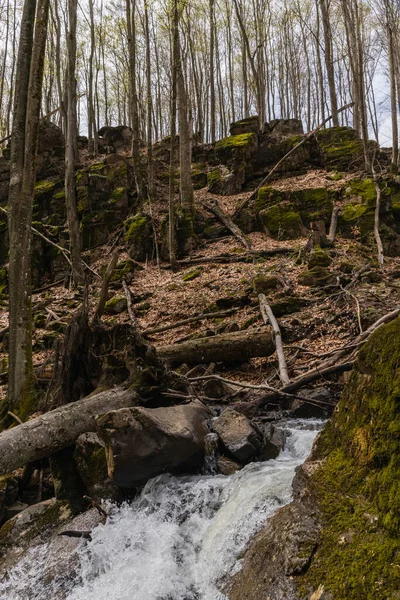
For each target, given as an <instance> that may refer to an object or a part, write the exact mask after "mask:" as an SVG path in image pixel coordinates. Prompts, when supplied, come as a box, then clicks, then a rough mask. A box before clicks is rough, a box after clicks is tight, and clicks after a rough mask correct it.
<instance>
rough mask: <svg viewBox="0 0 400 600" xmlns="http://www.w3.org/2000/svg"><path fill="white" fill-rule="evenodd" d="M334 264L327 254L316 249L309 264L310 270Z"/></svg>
mask: <svg viewBox="0 0 400 600" xmlns="http://www.w3.org/2000/svg"><path fill="white" fill-rule="evenodd" d="M331 264H332V259H331V257H330V256H329V254H328V253H327V252H325V251H324V250H322V248H319V247H318V246H317V247H316V248H314V250H313V251H312V253H311V256H310V258H309V260H308V262H307V266H308V268H309V269H312V268H314V267H329V266H330V265H331Z"/></svg>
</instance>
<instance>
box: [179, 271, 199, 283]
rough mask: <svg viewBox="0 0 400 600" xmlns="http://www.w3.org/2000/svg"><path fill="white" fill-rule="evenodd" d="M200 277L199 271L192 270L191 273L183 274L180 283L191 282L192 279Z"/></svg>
mask: <svg viewBox="0 0 400 600" xmlns="http://www.w3.org/2000/svg"><path fill="white" fill-rule="evenodd" d="M200 275H201V269H193V270H192V271H189V272H188V273H185V274H184V276H183V277H182V281H193V279H197V277H200Z"/></svg>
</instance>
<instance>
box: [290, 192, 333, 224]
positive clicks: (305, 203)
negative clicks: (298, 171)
mask: <svg viewBox="0 0 400 600" xmlns="http://www.w3.org/2000/svg"><path fill="white" fill-rule="evenodd" d="M289 197H290V201H291V202H293V204H294V205H295V206H296V208H297V210H298V211H299V213H300V216H301V219H302V221H303V223H304V224H305V225H306V226H308V225H309V224H310V222H311V221H325V223H326V224H327V225H329V223H330V220H331V216H332V210H333V199H334V197H335V192H332V191H331V190H327V189H326V188H306V189H302V190H295V191H292V192H290V196H289Z"/></svg>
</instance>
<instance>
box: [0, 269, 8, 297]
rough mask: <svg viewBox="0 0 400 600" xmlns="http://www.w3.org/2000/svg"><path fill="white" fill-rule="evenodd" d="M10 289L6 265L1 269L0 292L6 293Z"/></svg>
mask: <svg viewBox="0 0 400 600" xmlns="http://www.w3.org/2000/svg"><path fill="white" fill-rule="evenodd" d="M7 291H8V273H7V269H6V268H5V267H4V268H3V269H0V294H6V293H7Z"/></svg>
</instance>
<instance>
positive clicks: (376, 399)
mask: <svg viewBox="0 0 400 600" xmlns="http://www.w3.org/2000/svg"><path fill="white" fill-rule="evenodd" d="M399 398H400V319H397V320H396V321H394V322H393V323H390V324H389V325H386V326H384V327H381V328H380V329H379V330H378V331H377V332H375V333H374V334H373V335H372V337H371V339H370V341H369V342H368V343H367V344H366V345H365V346H364V347H363V348H362V349H361V350H360V352H359V356H358V359H357V363H356V367H355V370H354V371H353V373H352V376H351V378H350V382H349V384H348V386H347V387H346V390H345V392H344V394H343V396H342V399H341V401H340V403H339V405H338V408H337V409H336V412H335V414H334V416H333V418H332V420H331V422H330V423H329V424H328V425H327V427H326V428H325V430H324V432H323V433H322V435H321V436H320V438H319V440H318V442H317V446H316V449H315V451H314V456H313V458H316V459H319V460H322V463H321V466H320V468H319V469H318V470H317V472H316V474H315V475H314V477H313V482H314V483H313V491H314V493H315V494H316V497H317V499H318V503H319V506H320V509H321V511H322V514H323V530H322V533H321V536H320V541H319V549H318V551H317V553H316V555H315V557H314V560H313V562H312V564H311V568H310V569H309V571H308V573H307V575H306V576H305V578H304V581H303V586H304V589H311V588H313V589H315V587H317V586H318V585H319V584H320V583H321V582H323V583H324V586H325V589H326V590H327V591H329V592H331V593H332V595H333V597H334V598H335V600H359V599H360V598H362V599H363V600H376V599H377V598H382V600H383V599H394V598H396V597H398V596H397V595H396V594H397V593H398V591H399V582H400V573H399V559H400V483H399V482H400V401H399Z"/></svg>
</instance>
